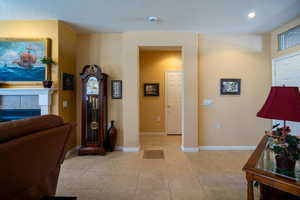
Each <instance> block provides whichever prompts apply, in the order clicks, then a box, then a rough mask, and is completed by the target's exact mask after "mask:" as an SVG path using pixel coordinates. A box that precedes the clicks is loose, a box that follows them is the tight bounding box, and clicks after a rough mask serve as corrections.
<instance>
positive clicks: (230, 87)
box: [220, 78, 241, 95]
mask: <svg viewBox="0 0 300 200" xmlns="http://www.w3.org/2000/svg"><path fill="white" fill-rule="evenodd" d="M220 84H221V85H220V90H221V95H240V94H241V79H233V78H231V79H227V78H222V79H221V81H220Z"/></svg>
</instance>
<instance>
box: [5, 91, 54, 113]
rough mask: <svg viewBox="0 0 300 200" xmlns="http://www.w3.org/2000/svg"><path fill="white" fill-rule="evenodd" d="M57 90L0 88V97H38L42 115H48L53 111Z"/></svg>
mask: <svg viewBox="0 0 300 200" xmlns="http://www.w3.org/2000/svg"><path fill="white" fill-rule="evenodd" d="M56 90H57V89H55V88H0V96H5V95H10V96H12V95H16V96H25V95H36V96H38V97H39V105H40V107H41V115H47V114H49V113H50V111H51V107H50V106H51V99H52V94H53V93H54V92H55V91H56Z"/></svg>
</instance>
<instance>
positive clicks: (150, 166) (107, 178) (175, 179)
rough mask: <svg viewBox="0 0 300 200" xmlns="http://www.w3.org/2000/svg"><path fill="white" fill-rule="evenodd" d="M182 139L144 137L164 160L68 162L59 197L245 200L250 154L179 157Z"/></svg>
mask: <svg viewBox="0 0 300 200" xmlns="http://www.w3.org/2000/svg"><path fill="white" fill-rule="evenodd" d="M180 140H181V138H180V136H142V137H141V144H142V149H163V150H164V154H165V159H164V160H162V159H143V151H141V152H138V153H125V152H118V151H116V152H113V153H109V154H108V155H106V156H104V157H101V156H82V157H78V156H75V157H72V158H69V159H67V160H65V162H64V164H63V165H62V170H61V174H60V178H59V183H58V188H57V195H58V196H77V197H78V198H79V200H219V199H220V200H221V199H222V200H243V199H247V198H246V191H247V190H246V182H245V177H244V173H243V172H242V170H241V169H242V167H243V165H244V164H245V162H246V161H247V159H248V158H249V156H250V154H251V151H201V152H198V153H183V152H181V151H180V148H179V147H180V143H181V142H180Z"/></svg>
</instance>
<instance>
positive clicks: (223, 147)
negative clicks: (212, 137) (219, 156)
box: [199, 146, 256, 151]
mask: <svg viewBox="0 0 300 200" xmlns="http://www.w3.org/2000/svg"><path fill="white" fill-rule="evenodd" d="M255 148H256V146H199V150H200V151H201V150H209V151H211V150H217V151H230V150H235V151H237V150H241V151H242V150H255Z"/></svg>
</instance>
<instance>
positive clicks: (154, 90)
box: [144, 83, 159, 97]
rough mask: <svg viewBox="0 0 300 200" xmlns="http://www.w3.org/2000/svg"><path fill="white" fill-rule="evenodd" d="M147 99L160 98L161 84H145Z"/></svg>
mask: <svg viewBox="0 0 300 200" xmlns="http://www.w3.org/2000/svg"><path fill="white" fill-rule="evenodd" d="M144 96H145V97H158V96H159V83H145V84H144Z"/></svg>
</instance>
